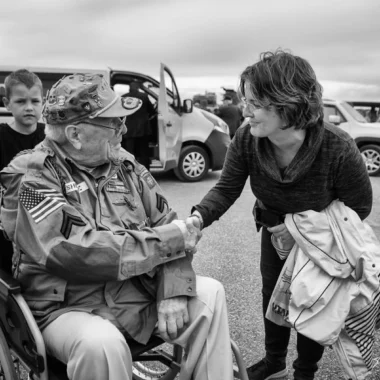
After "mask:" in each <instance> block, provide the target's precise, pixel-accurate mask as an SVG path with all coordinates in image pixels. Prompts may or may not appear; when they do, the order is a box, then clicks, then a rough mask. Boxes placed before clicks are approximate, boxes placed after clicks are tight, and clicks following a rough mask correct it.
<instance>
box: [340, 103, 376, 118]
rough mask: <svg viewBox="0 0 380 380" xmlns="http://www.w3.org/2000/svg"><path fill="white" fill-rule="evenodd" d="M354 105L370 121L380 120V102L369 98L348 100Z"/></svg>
mask: <svg viewBox="0 0 380 380" xmlns="http://www.w3.org/2000/svg"><path fill="white" fill-rule="evenodd" d="M347 103H348V104H350V105H351V106H352V107H354V108H355V109H356V110H357V111H358V112H360V113H361V114H362V115H363V116H364V117H365V118H366V120H367V121H368V122H369V123H377V122H379V121H380V102H377V101H369V100H350V101H347Z"/></svg>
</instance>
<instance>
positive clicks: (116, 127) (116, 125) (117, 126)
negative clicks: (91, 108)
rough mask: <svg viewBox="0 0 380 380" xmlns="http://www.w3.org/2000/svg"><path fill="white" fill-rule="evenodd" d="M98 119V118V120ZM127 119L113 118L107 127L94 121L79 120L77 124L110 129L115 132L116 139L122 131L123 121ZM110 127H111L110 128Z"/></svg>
mask: <svg viewBox="0 0 380 380" xmlns="http://www.w3.org/2000/svg"><path fill="white" fill-rule="evenodd" d="M98 119H99V118H98ZM98 119H97V120H98ZM126 119H127V117H126V116H124V117H114V118H112V120H111V122H110V123H108V125H104V124H102V123H98V121H97V120H96V121H95V120H81V121H79V122H78V124H81V123H82V124H90V125H94V126H96V127H102V128H107V129H112V130H113V131H115V134H116V137H118V136H120V134H121V132H122V131H123V127H124V126H125V120H126ZM110 125H113V127H110Z"/></svg>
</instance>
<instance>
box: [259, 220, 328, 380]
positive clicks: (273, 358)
mask: <svg viewBox="0 0 380 380" xmlns="http://www.w3.org/2000/svg"><path fill="white" fill-rule="evenodd" d="M270 238H271V234H270V233H269V232H268V231H267V229H266V228H265V227H263V228H262V234H261V262H260V271H261V276H262V281H263V288H262V293H263V312H264V328H265V351H266V360H267V361H268V362H269V363H271V364H273V365H274V366H283V365H284V364H285V362H286V354H287V352H288V350H287V347H288V343H289V338H290V328H288V327H283V326H278V325H276V324H275V323H273V322H271V321H269V320H268V319H267V318H265V313H266V310H267V308H268V305H269V301H270V297H271V295H272V292H273V290H274V288H275V286H276V282H277V279H278V277H279V275H280V272H281V269H282V267H283V265H284V262H285V260H280V258H279V257H278V254H277V252H276V250H275V249H274V248H273V245H272V243H271V239H270ZM323 350H324V348H323V346H321V345H320V344H319V343H317V342H314V341H313V340H311V339H309V338H306V337H305V336H303V335H301V334H298V333H297V352H298V358H297V359H296V360H295V361H294V363H293V368H294V370H295V371H294V378H295V379H313V378H314V373H315V372H316V371H317V369H318V365H317V363H318V361H319V360H320V359H321V357H322V355H323Z"/></svg>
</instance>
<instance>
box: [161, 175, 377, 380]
mask: <svg viewBox="0 0 380 380" xmlns="http://www.w3.org/2000/svg"><path fill="white" fill-rule="evenodd" d="M219 175H220V172H212V173H210V174H209V175H208V177H207V178H206V179H205V180H203V181H202V182H198V183H182V182H179V181H178V180H177V179H176V178H175V177H174V175H172V174H171V173H164V174H162V173H155V174H154V176H155V178H156V179H157V181H158V183H159V184H160V186H161V187H162V188H163V190H164V191H165V194H166V196H167V199H168V200H169V204H170V205H171V207H172V208H173V209H175V210H176V211H177V213H178V215H179V218H186V217H187V216H188V215H189V213H190V208H191V206H193V205H195V204H197V203H198V202H199V201H200V200H201V199H202V197H203V196H204V195H205V194H206V192H207V191H208V190H209V189H210V188H211V187H212V186H213V185H214V184H215V183H216V181H217V180H218V178H219ZM371 181H372V185H373V189H374V206H373V210H372V213H371V216H370V217H369V218H368V221H369V222H370V224H371V225H372V226H373V228H374V229H375V231H376V232H377V233H379V232H380V212H379V211H380V178H379V177H375V178H373V177H372V178H371ZM254 200H255V199H254V197H253V195H252V193H251V191H250V188H249V186H248V185H246V186H245V188H244V191H243V193H242V195H241V197H240V198H239V199H238V201H237V202H236V203H235V204H234V205H233V206H232V207H231V208H230V210H228V211H227V213H226V214H225V215H224V216H223V217H222V218H221V219H220V220H219V221H218V222H215V223H214V224H213V225H211V226H210V227H209V228H207V229H206V230H205V231H204V235H203V237H202V240H201V241H200V243H199V245H198V253H197V254H196V255H195V258H194V268H195V270H196V272H197V273H198V274H201V275H205V276H210V277H214V278H216V279H218V280H219V281H221V282H222V283H223V285H224V287H225V289H226V295H227V302H228V307H229V322H230V330H231V336H232V338H233V339H234V340H235V342H236V343H237V345H238V346H239V348H240V351H241V354H242V356H243V358H244V361H245V363H246V364H247V365H251V364H253V363H255V362H256V361H258V360H260V359H261V358H262V357H263V355H264V349H263V347H264V346H263V340H264V335H263V321H262V317H261V279H260V272H259V257H260V255H259V246H260V236H259V235H258V234H257V232H256V230H255V227H254V223H253V217H252V213H251V211H252V207H253V204H254ZM295 355H296V351H295V334H294V333H292V338H291V342H290V344H289V355H288V367H289V368H291V365H292V362H293V360H294V359H295ZM374 357H375V358H376V360H379V361H380V334H378V336H377V340H376V344H375V348H374ZM316 379H317V380H327V379H328V380H343V379H344V377H343V373H342V371H341V369H340V366H339V363H338V361H337V359H336V357H335V355H334V353H333V351H332V350H331V349H328V348H327V349H326V350H325V354H324V356H323V358H322V361H321V363H320V369H319V371H318V373H317V376H316ZM375 379H380V363H379V364H378V365H377V366H376V367H375V369H374V371H373V375H372V376H371V377H369V378H368V379H367V380H375Z"/></svg>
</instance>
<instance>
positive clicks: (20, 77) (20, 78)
mask: <svg viewBox="0 0 380 380" xmlns="http://www.w3.org/2000/svg"><path fill="white" fill-rule="evenodd" d="M18 84H24V85H25V86H26V87H27V88H28V89H31V88H32V87H33V86H38V87H40V89H41V97H43V86H42V82H41V79H40V78H39V77H38V76H37V75H36V74H34V73H32V72H31V71H28V70H26V69H20V70H16V71H13V72H12V73H10V74H9V75H8V76H7V77H6V78H5V81H4V85H5V96H6V97H7V98H8V99H9V98H10V96H11V92H12V87H14V86H17V85H18Z"/></svg>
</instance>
